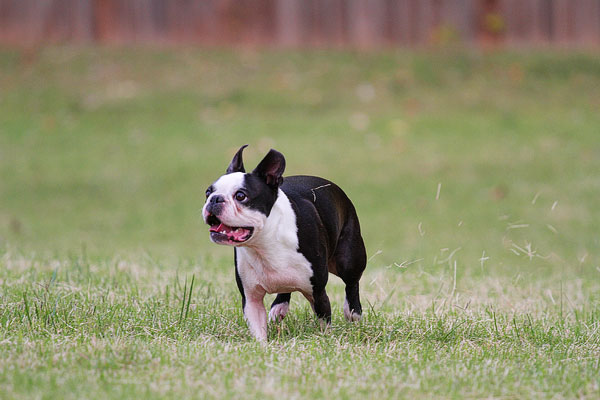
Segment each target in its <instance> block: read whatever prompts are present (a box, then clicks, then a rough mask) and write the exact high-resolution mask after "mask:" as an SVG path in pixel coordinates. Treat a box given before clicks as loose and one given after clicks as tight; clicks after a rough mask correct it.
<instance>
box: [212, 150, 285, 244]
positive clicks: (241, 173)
mask: <svg viewBox="0 0 600 400" xmlns="http://www.w3.org/2000/svg"><path fill="white" fill-rule="evenodd" d="M246 146H247V145H244V146H242V147H240V149H239V150H238V152H237V153H236V154H235V156H234V157H233V160H231V164H229V167H228V168H227V173H226V174H225V175H223V176H221V177H220V178H219V179H217V180H216V181H215V182H214V183H213V184H212V185H210V186H209V187H208V189H207V190H206V203H205V204H204V207H203V208H202V216H203V218H204V222H206V223H207V224H208V225H209V226H210V228H209V231H210V240H212V241H213V242H214V243H217V244H225V245H230V246H241V245H244V244H245V243H246V242H248V241H250V240H252V238H253V237H255V236H256V235H257V234H258V233H259V232H260V231H261V230H262V229H263V227H264V225H265V222H266V220H267V218H268V216H269V214H270V212H271V209H272V208H273V204H275V201H276V200H277V193H278V190H279V186H280V185H281V183H282V182H283V177H282V175H283V171H284V169H285V158H284V157H283V154H281V153H280V152H278V151H276V150H270V151H269V152H268V153H267V155H266V156H265V158H263V160H262V161H261V162H260V163H259V164H258V166H257V167H256V168H255V169H254V171H252V172H251V173H246V170H245V169H244V162H243V160H242V152H243V151H244V148H246Z"/></svg>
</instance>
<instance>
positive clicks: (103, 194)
mask: <svg viewBox="0 0 600 400" xmlns="http://www.w3.org/2000/svg"><path fill="white" fill-rule="evenodd" d="M598 110H600V56H598V55H597V54H593V53H585V52H572V51H569V52H567V51H562V52H548V51H521V52H506V51H499V52H479V51H474V50H469V51H467V50H450V49H441V50H439V51H436V52H433V51H395V52H393V51H386V52H376V53H354V52H348V51H323V50H321V51H297V52H291V51H284V50H271V51H266V50H263V51H250V50H236V51H233V50H221V49H198V48H164V49H150V48H89V47H87V48H77V47H50V48H43V49H28V50H23V51H17V50H11V49H2V50H0V398H8V399H12V398H28V399H29V398H43V399H56V398H64V399H80V398H90V399H91V398H98V399H105V398H140V397H144V398H147V399H153V398H178V399H180V398H216V399H222V398H240V397H244V398H267V399H271V398H272V399H275V398H291V399H293V398H358V397H360V398H405V397H410V398H457V399H458V398H540V399H546V398H557V399H560V398H590V399H591V398H598V397H599V396H600V365H599V363H600V229H599V227H600V207H599V204H600V203H599V201H600V112H598ZM241 144H249V145H250V147H249V148H248V149H246V152H245V160H246V165H247V167H251V166H253V165H255V164H256V163H257V162H258V161H260V159H261V158H262V156H263V154H264V153H266V151H268V149H270V148H276V149H278V150H280V151H281V152H283V153H284V154H285V156H286V158H287V166H288V169H287V174H289V175H292V174H314V175H320V176H323V177H326V178H329V179H331V180H333V181H335V182H336V183H338V184H339V185H340V186H341V187H342V188H344V189H345V191H346V192H347V194H348V195H349V197H350V198H351V199H352V200H353V201H354V203H355V205H356V208H357V211H358V214H359V217H360V219H361V223H362V230H363V236H364V238H365V242H366V246H367V251H368V255H369V262H368V266H367V271H366V272H365V275H364V277H363V279H362V281H361V282H362V299H363V307H364V309H365V314H364V318H363V320H362V321H361V322H360V323H359V324H354V325H351V324H348V323H346V322H345V320H344V318H343V316H342V302H343V285H342V283H341V281H340V280H339V279H337V278H335V277H333V276H332V277H331V281H330V283H329V287H330V289H329V290H328V292H329V293H330V298H331V300H332V308H333V314H334V315H333V322H332V325H331V327H329V328H328V329H326V330H322V329H321V328H320V326H319V324H318V323H317V322H316V321H315V320H314V318H313V316H312V313H311V311H310V309H309V306H308V303H307V302H306V301H305V300H304V299H303V298H301V296H300V295H298V294H295V295H293V296H292V307H291V310H290V314H288V317H286V320H284V321H283V322H282V323H281V324H274V325H271V326H270V328H269V340H270V342H269V344H268V345H267V346H264V347H263V346H261V345H260V344H257V343H255V342H254V340H253V339H252V338H251V337H250V335H249V333H248V330H247V328H246V326H245V323H244V320H243V317H242V314H241V309H240V298H239V294H238V291H237V287H236V285H235V280H234V276H233V269H232V263H233V260H232V254H231V253H232V251H231V249H229V248H225V247H219V246H216V245H214V244H212V243H210V242H209V240H208V230H207V227H206V226H205V225H203V223H202V220H201V216H200V209H201V207H202V204H203V199H204V191H205V189H206V187H207V186H208V185H209V184H210V183H211V182H212V181H213V180H214V179H215V178H217V177H218V176H219V175H221V174H222V173H223V172H224V170H225V168H226V167H227V165H228V163H229V161H230V159H231V157H232V156H233V154H234V152H235V151H236V150H237V148H238V147H239V146H240V145H241ZM270 299H272V296H271V297H270V298H269V300H270Z"/></svg>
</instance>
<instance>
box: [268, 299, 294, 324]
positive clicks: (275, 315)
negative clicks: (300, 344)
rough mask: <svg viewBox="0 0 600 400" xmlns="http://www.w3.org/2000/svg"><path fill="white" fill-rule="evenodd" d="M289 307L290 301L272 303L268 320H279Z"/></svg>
mask: <svg viewBox="0 0 600 400" xmlns="http://www.w3.org/2000/svg"><path fill="white" fill-rule="evenodd" d="M289 309H290V303H288V302H285V303H279V304H276V305H274V306H273V307H272V308H271V310H270V311H269V321H271V322H279V321H281V320H282V319H283V318H284V317H285V315H286V314H287V312H288V310H289Z"/></svg>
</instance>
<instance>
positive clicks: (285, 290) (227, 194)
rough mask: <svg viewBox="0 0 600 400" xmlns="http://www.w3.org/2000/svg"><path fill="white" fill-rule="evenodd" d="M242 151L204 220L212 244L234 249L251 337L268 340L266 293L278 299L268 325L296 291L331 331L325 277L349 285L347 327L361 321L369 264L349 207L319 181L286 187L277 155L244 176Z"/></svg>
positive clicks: (301, 180) (304, 179)
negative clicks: (361, 295) (332, 276)
mask: <svg viewBox="0 0 600 400" xmlns="http://www.w3.org/2000/svg"><path fill="white" fill-rule="evenodd" d="M245 147H246V146H242V147H241V148H240V149H239V150H238V152H237V153H236V155H235V156H234V157H233V160H232V161H231V164H230V165H229V167H228V168H227V173H226V174H225V175H223V176H221V177H220V178H219V179H218V180H217V181H215V182H214V183H213V184H212V185H210V187H209V188H208V189H207V191H206V204H204V207H203V209H202V215H203V218H204V221H205V222H206V223H207V224H208V225H210V229H209V230H210V239H211V240H212V241H213V242H214V243H217V244H223V245H229V246H234V260H235V278H236V281H237V285H238V288H239V289H240V292H241V294H242V307H243V311H244V317H245V318H246V321H247V322H248V326H249V328H250V331H251V333H252V334H253V335H254V336H255V337H256V338H257V339H258V340H261V341H265V340H267V314H266V311H265V306H264V303H263V299H264V297H265V294H266V293H277V297H276V298H275V301H273V304H272V305H271V310H270V312H269V320H271V321H277V320H281V319H283V317H285V315H286V313H287V312H288V308H289V303H290V295H291V292H294V291H299V292H301V293H302V294H303V295H304V297H306V299H307V300H308V301H309V302H310V304H311V305H312V308H313V310H314V312H315V314H316V315H317V316H318V317H319V319H321V320H322V321H325V322H326V323H330V322H331V306H330V304H329V298H328V297H327V293H326V292H325V285H326V284H327V279H328V275H329V272H331V273H333V274H335V275H337V276H339V277H340V278H341V279H342V280H343V281H344V283H345V284H346V301H345V302H344V315H345V317H346V319H347V320H348V321H358V320H360V318H361V314H362V307H361V305H360V298H359V288H358V282H359V280H360V277H361V275H362V273H363V271H364V269H365V267H366V263H367V260H366V251H365V246H364V243H363V239H362V236H361V234H360V225H359V222H358V217H357V215H356V211H355V209H354V206H353V205H352V202H350V200H349V199H348V197H347V196H346V194H345V193H344V192H343V191H342V189H340V188H339V187H338V186H337V185H335V184H334V183H332V182H330V181H328V180H325V179H323V178H318V177H315V176H302V175H298V176H289V177H286V178H285V179H284V178H283V176H282V175H283V171H284V169H285V158H284V157H283V154H281V153H279V152H278V151H276V150H271V151H269V153H267V155H266V156H265V158H264V159H263V160H262V161H261V162H260V163H259V164H258V166H257V167H256V168H255V169H254V171H252V173H246V171H245V169H244V164H243V161H242V152H243V150H244V148H245Z"/></svg>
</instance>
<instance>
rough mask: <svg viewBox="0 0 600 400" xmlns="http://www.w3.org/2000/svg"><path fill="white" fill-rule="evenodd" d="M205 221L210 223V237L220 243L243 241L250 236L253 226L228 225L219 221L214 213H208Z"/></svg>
mask: <svg viewBox="0 0 600 400" xmlns="http://www.w3.org/2000/svg"><path fill="white" fill-rule="evenodd" d="M206 223H207V224H208V225H210V228H209V230H208V231H209V232H210V239H211V240H212V241H213V242H215V243H220V244H237V243H244V242H246V241H247V240H248V239H250V238H251V237H252V234H253V233H254V228H252V227H245V226H229V225H225V224H224V223H222V222H221V220H220V219H219V218H217V217H216V216H215V215H213V214H210V215H209V216H208V217H207V218H206Z"/></svg>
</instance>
